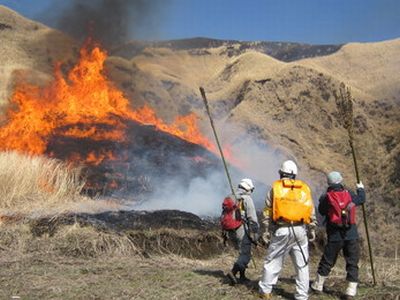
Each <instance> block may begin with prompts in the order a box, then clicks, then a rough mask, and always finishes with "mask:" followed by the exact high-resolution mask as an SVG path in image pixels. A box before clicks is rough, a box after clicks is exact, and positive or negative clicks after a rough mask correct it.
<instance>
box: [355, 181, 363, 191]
mask: <svg viewBox="0 0 400 300" xmlns="http://www.w3.org/2000/svg"><path fill="white" fill-rule="evenodd" d="M356 187H357V188H358V189H363V188H364V185H363V183H362V182H361V181H360V182H359V183H356Z"/></svg>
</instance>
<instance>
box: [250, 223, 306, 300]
mask: <svg viewBox="0 0 400 300" xmlns="http://www.w3.org/2000/svg"><path fill="white" fill-rule="evenodd" d="M293 230H294V233H295V235H296V238H297V241H298V243H299V244H300V247H301V250H302V251H303V254H304V257H305V259H306V260H307V261H308V239H307V231H306V229H305V226H294V227H292V228H291V227H279V228H278V229H277V230H276V231H275V233H274V235H273V236H272V239H271V243H270V245H269V247H268V250H267V256H266V258H265V261H264V267H263V275H262V278H261V280H260V281H259V283H258V285H259V287H260V292H261V293H263V294H269V293H271V291H272V286H273V285H275V284H276V283H277V281H278V277H279V273H280V271H281V269H282V266H283V261H284V258H285V256H286V254H287V253H289V255H290V257H291V259H292V262H293V265H294V268H295V270H296V294H295V299H298V300H304V299H308V287H309V272H308V264H306V262H305V261H304V258H303V255H302V254H301V251H300V247H299V246H298V244H297V243H296V240H295V236H294V235H293Z"/></svg>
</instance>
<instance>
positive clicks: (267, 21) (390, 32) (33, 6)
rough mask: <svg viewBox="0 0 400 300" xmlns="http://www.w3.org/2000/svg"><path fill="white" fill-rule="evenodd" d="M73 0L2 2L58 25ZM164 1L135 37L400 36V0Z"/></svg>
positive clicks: (328, 39) (336, 39) (322, 40)
mask: <svg viewBox="0 0 400 300" xmlns="http://www.w3.org/2000/svg"><path fill="white" fill-rule="evenodd" d="M69 1H71V0H0V4H2V5H5V6H7V7H9V8H11V9H14V10H16V11H18V12H19V13H21V14H22V15H24V16H26V17H28V18H31V19H35V20H39V21H42V22H45V23H47V24H48V25H51V26H56V25H55V24H54V23H52V22H54V20H53V21H51V18H49V15H52V14H54V13H60V12H62V10H63V9H65V5H67V4H66V3H68V2H69ZM88 1H90V0H86V1H82V2H86V3H87V2H88ZM92 1H93V0H92ZM98 1H99V0H98ZM127 1H129V0H127ZM136 1H138V0H136ZM139 1H146V0H139ZM147 1H154V0H147ZM158 2H160V3H162V5H158V6H157V7H156V8H155V9H154V13H153V15H151V16H149V17H148V18H146V19H145V20H144V21H143V22H142V23H141V30H135V33H134V34H132V36H131V38H132V39H144V40H168V39H181V38H191V37H209V38H216V39H233V40H242V41H261V40H262V41H284V42H301V43H309V44H341V43H347V42H374V41H381V40H388V39H394V38H399V37H400V0H247V1H245V0H158ZM49 20H50V21H49Z"/></svg>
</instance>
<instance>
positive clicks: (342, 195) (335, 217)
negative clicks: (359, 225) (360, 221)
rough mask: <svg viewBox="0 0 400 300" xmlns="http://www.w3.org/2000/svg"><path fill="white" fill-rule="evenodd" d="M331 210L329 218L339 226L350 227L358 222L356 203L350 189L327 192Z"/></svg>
mask: <svg viewBox="0 0 400 300" xmlns="http://www.w3.org/2000/svg"><path fill="white" fill-rule="evenodd" d="M327 198H328V203H329V210H328V219H329V222H330V223H331V224H334V225H336V226H338V227H349V226H350V225H352V224H356V205H355V204H354V203H353V201H352V199H351V195H350V193H349V191H347V190H342V191H329V192H328V193H327Z"/></svg>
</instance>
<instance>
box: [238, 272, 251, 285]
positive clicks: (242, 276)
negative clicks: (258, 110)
mask: <svg viewBox="0 0 400 300" xmlns="http://www.w3.org/2000/svg"><path fill="white" fill-rule="evenodd" d="M239 274H240V277H239V282H240V283H247V282H249V281H250V279H248V278H247V277H246V269H244V270H240V271H239Z"/></svg>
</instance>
